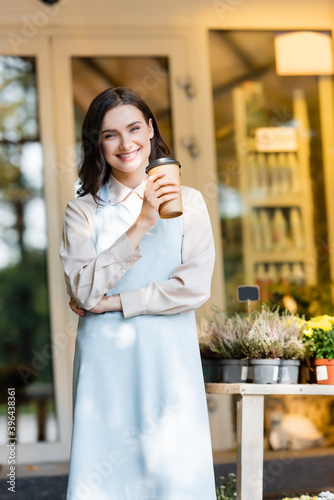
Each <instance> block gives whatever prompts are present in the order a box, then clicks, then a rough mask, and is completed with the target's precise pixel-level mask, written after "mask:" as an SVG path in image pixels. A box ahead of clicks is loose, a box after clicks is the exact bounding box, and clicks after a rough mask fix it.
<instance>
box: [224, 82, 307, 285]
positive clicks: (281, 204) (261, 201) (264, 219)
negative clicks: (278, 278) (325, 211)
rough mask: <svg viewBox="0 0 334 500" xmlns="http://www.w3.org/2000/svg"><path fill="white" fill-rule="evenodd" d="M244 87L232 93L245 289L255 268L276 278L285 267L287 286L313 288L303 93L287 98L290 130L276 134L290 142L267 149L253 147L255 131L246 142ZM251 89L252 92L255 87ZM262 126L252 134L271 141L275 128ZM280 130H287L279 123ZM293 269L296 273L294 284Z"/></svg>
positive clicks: (253, 280)
mask: <svg viewBox="0 0 334 500" xmlns="http://www.w3.org/2000/svg"><path fill="white" fill-rule="evenodd" d="M249 83H250V82H247V84H248V87H247V92H246V90H245V87H244V86H240V87H237V88H235V89H234V90H233V109H234V121H235V146H236V153H237V160H238V165H239V188H240V195H241V200H242V209H243V217H242V237H243V260H244V270H245V283H247V284H254V283H256V282H257V275H258V272H259V269H260V268H259V266H261V269H262V270H265V272H266V273H268V270H269V266H270V269H271V270H273V269H274V270H275V271H276V272H277V274H278V275H281V273H282V266H284V265H285V270H286V269H290V270H291V275H290V281H294V280H295V281H298V282H300V283H302V282H303V283H306V284H315V283H316V282H317V258H316V248H315V239H314V225H313V199H312V191H311V179H310V164H309V162H310V128H309V120H308V113H307V103H306V100H305V98H304V95H303V92H302V91H301V90H298V89H296V90H295V92H294V95H293V118H292V119H290V120H289V124H288V125H289V129H290V130H288V129H284V130H283V129H281V130H282V132H284V133H285V132H289V131H290V132H292V136H295V141H293V140H286V142H284V140H281V141H280V140H273V141H272V142H271V143H268V145H266V143H265V142H263V143H259V140H258V137H257V139H256V137H255V130H254V131H252V136H251V134H250V133H249V131H248V119H249V117H248V116H247V96H248V95H249ZM256 85H257V91H258V90H259V85H260V84H258V83H256ZM262 120H263V117H262ZM267 125H268V126H267V127H261V130H260V129H258V132H261V131H262V132H264V133H268V136H269V135H270V134H271V135H275V134H274V132H278V134H279V133H280V129H279V128H278V125H277V124H276V123H275V127H272V126H271V124H270V123H268V124H267ZM279 125H280V124H279ZM284 126H285V127H286V126H287V125H286V124H283V123H282V127H284ZM253 134H254V135H253ZM277 179H278V181H279V182H280V184H279V182H278V183H277ZM274 181H275V182H276V185H274ZM297 226H298V227H297ZM278 227H280V228H281V229H277V228H278ZM282 235H284V237H283V236H282ZM273 266H274V267H273ZM294 269H295V270H297V269H298V270H299V271H300V272H299V276H297V275H296V276H295V278H294V276H293V270H294Z"/></svg>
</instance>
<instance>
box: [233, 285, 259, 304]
mask: <svg viewBox="0 0 334 500" xmlns="http://www.w3.org/2000/svg"><path fill="white" fill-rule="evenodd" d="M238 300H239V302H248V301H249V300H250V301H252V302H255V301H256V300H260V291H259V287H258V286H238Z"/></svg>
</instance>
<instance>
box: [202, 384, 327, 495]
mask: <svg viewBox="0 0 334 500" xmlns="http://www.w3.org/2000/svg"><path fill="white" fill-rule="evenodd" d="M205 388H206V392H207V393H208V394H236V395H237V396H238V401H237V500H262V498H263V434H264V429H263V420H264V419H263V408H264V396H267V395H268V396H274V395H281V396H289V395H292V396H298V395H300V396H334V385H320V384H266V385H265V384H263V385H262V384H252V383H249V384H223V383H221V384H205Z"/></svg>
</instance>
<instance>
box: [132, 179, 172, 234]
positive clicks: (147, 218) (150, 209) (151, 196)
mask: <svg viewBox="0 0 334 500" xmlns="http://www.w3.org/2000/svg"><path fill="white" fill-rule="evenodd" d="M179 191H180V188H179V187H178V183H177V181H176V180H174V179H170V178H168V177H166V174H165V172H158V173H156V174H152V175H150V176H149V178H148V180H147V185H146V189H145V191H144V197H143V206H142V209H141V212H140V215H139V217H138V220H140V221H141V222H142V223H144V224H147V226H148V227H151V226H153V225H154V224H155V222H156V220H157V217H158V213H159V207H160V205H161V204H162V203H164V202H165V201H169V200H174V199H175V198H177V197H178V194H179Z"/></svg>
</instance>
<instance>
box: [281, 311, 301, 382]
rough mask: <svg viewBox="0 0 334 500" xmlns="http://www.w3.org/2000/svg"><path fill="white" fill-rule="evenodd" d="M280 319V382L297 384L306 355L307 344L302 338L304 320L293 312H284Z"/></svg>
mask: <svg viewBox="0 0 334 500" xmlns="http://www.w3.org/2000/svg"><path fill="white" fill-rule="evenodd" d="M280 320H281V325H282V333H281V334H282V358H281V364H280V367H279V371H278V383H279V384H296V383H297V382H298V376H299V368H300V364H301V361H302V360H303V359H304V358H305V356H306V346H305V344H304V342H303V340H302V336H303V329H304V321H303V320H301V319H300V318H298V317H297V316H294V315H292V314H283V315H282V316H281V317H280Z"/></svg>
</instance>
